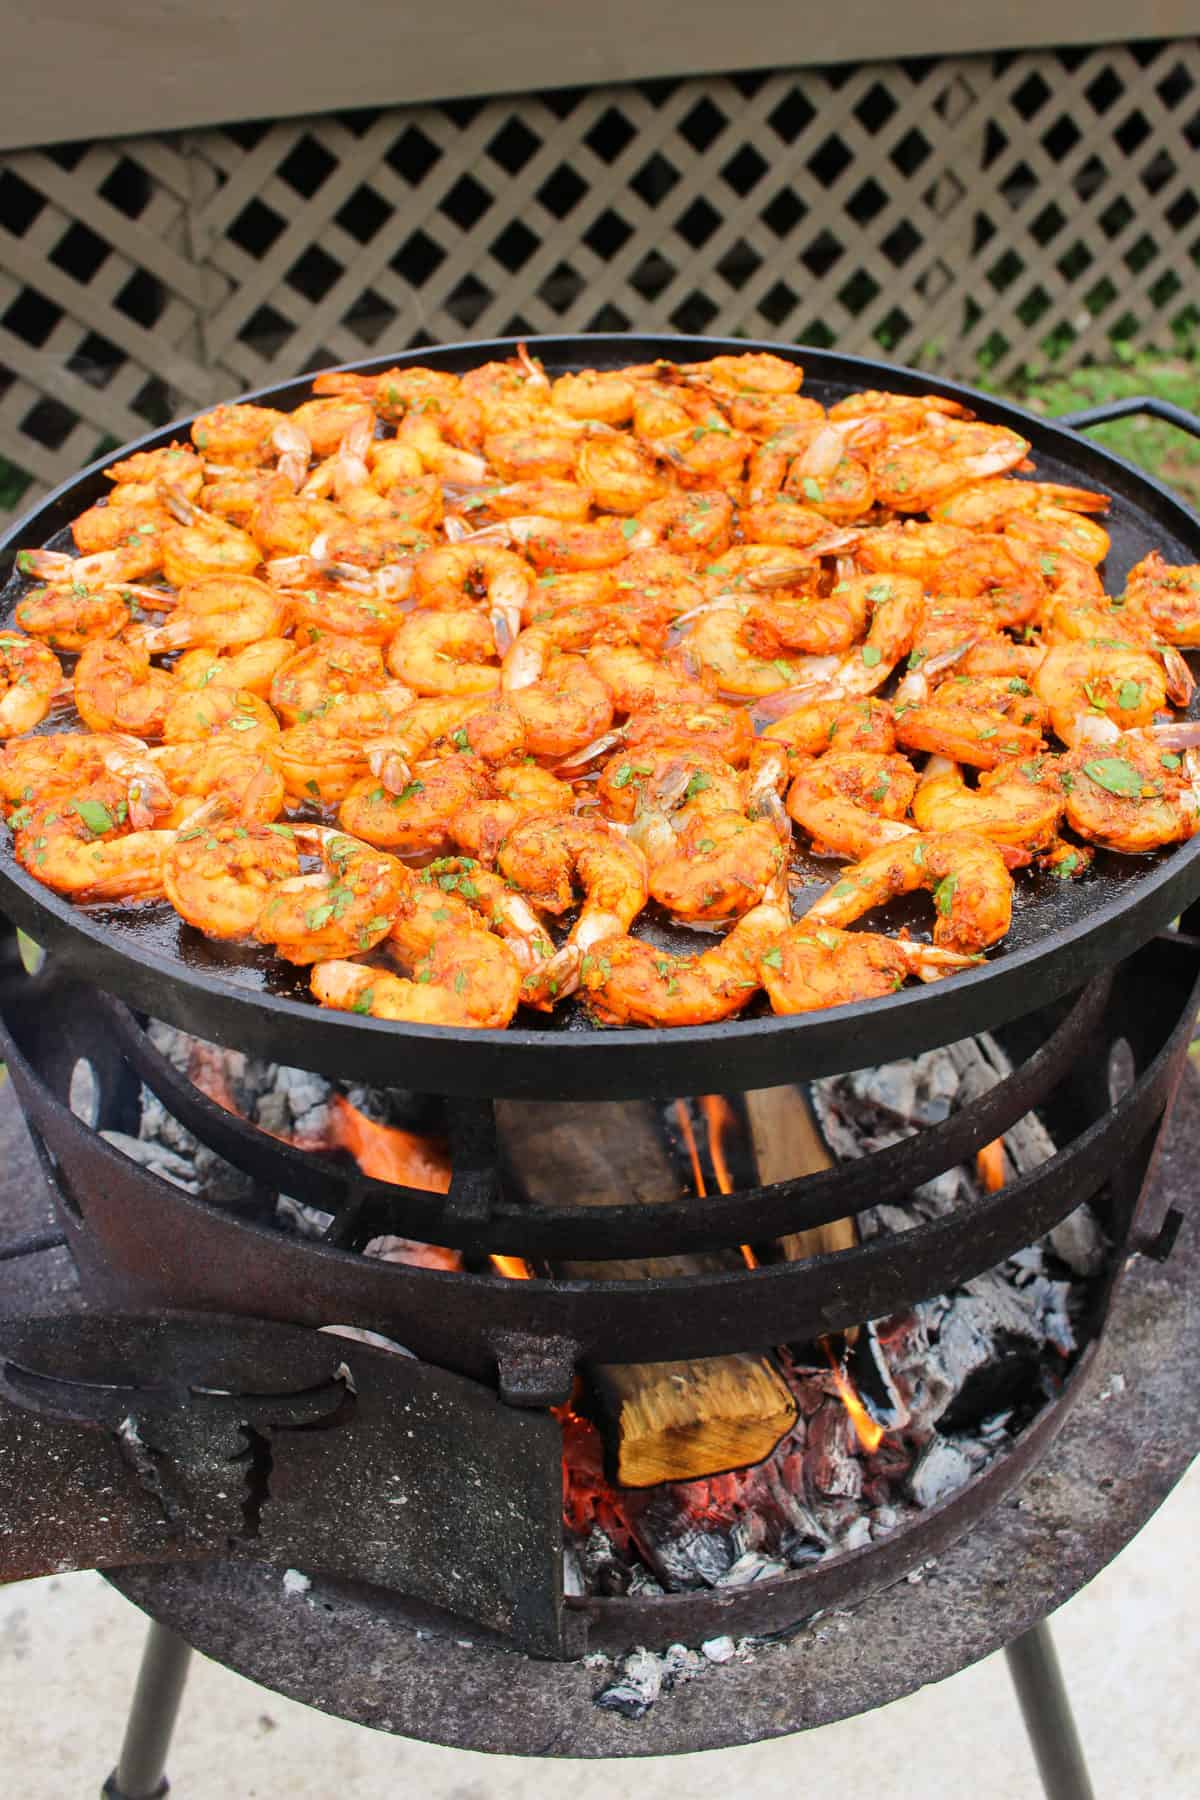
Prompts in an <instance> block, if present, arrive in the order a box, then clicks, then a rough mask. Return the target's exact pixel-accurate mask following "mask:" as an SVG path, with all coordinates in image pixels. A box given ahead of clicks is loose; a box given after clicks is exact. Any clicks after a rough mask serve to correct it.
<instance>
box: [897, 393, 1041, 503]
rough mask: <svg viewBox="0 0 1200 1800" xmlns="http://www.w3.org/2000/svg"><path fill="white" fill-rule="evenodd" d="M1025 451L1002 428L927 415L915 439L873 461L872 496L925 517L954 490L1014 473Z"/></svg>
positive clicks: (1023, 440)
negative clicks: (924, 423)
mask: <svg viewBox="0 0 1200 1800" xmlns="http://www.w3.org/2000/svg"><path fill="white" fill-rule="evenodd" d="M1029 449H1030V446H1029V441H1028V439H1027V438H1023V437H1021V436H1019V435H1018V433H1017V432H1015V431H1009V430H1008V428H1007V427H1006V426H1003V425H983V424H980V423H979V422H978V421H975V422H974V423H969V422H966V421H961V420H957V419H948V418H943V417H941V416H939V415H930V417H929V418H928V419H927V421H926V425H925V429H924V430H923V431H922V432H921V434H920V435H919V436H918V437H915V438H912V439H907V440H901V441H900V442H892V443H889V444H888V445H887V447H886V448H885V450H884V452H883V454H882V455H881V456H880V457H878V458H877V459H876V461H875V464H874V471H873V472H874V477H875V491H876V495H877V497H878V498H879V499H880V500H881V501H882V503H883V504H884V506H890V507H891V509H892V511H893V512H900V513H918V512H928V510H929V508H930V507H931V506H934V505H936V504H937V502H938V501H939V500H943V499H945V497H946V496H947V495H948V494H950V493H952V492H953V491H954V489H955V488H960V487H965V486H966V484H967V483H968V482H971V481H979V480H981V479H982V478H983V477H984V476H988V475H1005V474H1007V473H1008V471H1009V470H1010V469H1015V468H1017V466H1018V465H1019V464H1020V463H1023V462H1024V460H1025V458H1026V457H1027V456H1028V454H1029Z"/></svg>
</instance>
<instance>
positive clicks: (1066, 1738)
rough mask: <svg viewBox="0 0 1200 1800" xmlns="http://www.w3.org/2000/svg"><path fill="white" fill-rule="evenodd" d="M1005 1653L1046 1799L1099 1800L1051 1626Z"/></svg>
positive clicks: (1015, 1641)
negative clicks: (1081, 1741) (1093, 1785)
mask: <svg viewBox="0 0 1200 1800" xmlns="http://www.w3.org/2000/svg"><path fill="white" fill-rule="evenodd" d="M1004 1654H1005V1656H1006V1657H1007V1658H1008V1672H1009V1674H1010V1675H1011V1676H1012V1683H1013V1686H1014V1687H1015V1688H1016V1690H1017V1699H1018V1701H1019V1702H1020V1705H1021V1715H1022V1717H1023V1718H1024V1720H1025V1729H1026V1731H1027V1732H1028V1733H1029V1742H1030V1744H1031V1745H1032V1747H1033V1754H1034V1756H1035V1757H1036V1758H1037V1766H1038V1773H1039V1775H1040V1776H1041V1778H1042V1786H1043V1788H1044V1789H1045V1790H1046V1800H1095V1796H1094V1793H1093V1790H1092V1783H1091V1779H1090V1777H1089V1775H1088V1771H1087V1764H1086V1763H1085V1762H1084V1760H1083V1749H1082V1747H1081V1745H1080V1742H1079V1734H1078V1732H1077V1731H1076V1730H1075V1720H1074V1718H1073V1717H1072V1715H1071V1702H1070V1700H1069V1699H1068V1698H1067V1690H1066V1688H1065V1687H1064V1686H1063V1678H1062V1671H1061V1669H1060V1668H1059V1666H1058V1656H1057V1654H1056V1652H1055V1649H1054V1639H1053V1638H1052V1637H1051V1635H1050V1627H1049V1625H1047V1624H1046V1622H1045V1620H1043V1621H1042V1623H1041V1624H1040V1625H1035V1626H1034V1627H1033V1628H1032V1630H1030V1631H1027V1632H1025V1634H1024V1635H1023V1636H1022V1637H1019V1638H1014V1639H1013V1641H1012V1643H1011V1644H1009V1646H1008V1648H1007V1649H1006V1650H1005V1652H1004Z"/></svg>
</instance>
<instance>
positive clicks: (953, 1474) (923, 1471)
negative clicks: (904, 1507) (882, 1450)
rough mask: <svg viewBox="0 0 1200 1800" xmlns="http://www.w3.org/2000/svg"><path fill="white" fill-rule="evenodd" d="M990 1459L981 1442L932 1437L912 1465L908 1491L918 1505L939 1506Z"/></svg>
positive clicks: (938, 1436)
mask: <svg viewBox="0 0 1200 1800" xmlns="http://www.w3.org/2000/svg"><path fill="white" fill-rule="evenodd" d="M986 1461H987V1452H986V1450H984V1449H983V1448H982V1447H981V1446H979V1445H970V1446H968V1445H966V1444H963V1443H961V1442H959V1441H957V1440H953V1439H950V1438H944V1437H941V1436H940V1435H935V1436H934V1437H932V1438H931V1439H930V1440H929V1442H928V1444H926V1446H925V1448H924V1450H922V1452H921V1454H920V1456H919V1457H918V1458H917V1460H916V1462H915V1463H914V1465H913V1468H912V1472H911V1473H910V1475H909V1477H908V1491H909V1494H910V1495H911V1496H912V1498H913V1499H914V1500H915V1501H916V1503H917V1505H918V1506H936V1504H937V1502H938V1501H939V1500H945V1499H948V1498H949V1496H950V1495H951V1494H954V1493H957V1491H958V1489H959V1488H960V1487H962V1486H963V1484H964V1483H965V1482H967V1481H969V1480H970V1478H971V1476H972V1475H973V1474H974V1473H975V1471H976V1469H978V1468H980V1467H981V1466H982V1464H983V1463H985V1462H986Z"/></svg>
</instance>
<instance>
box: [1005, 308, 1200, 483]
mask: <svg viewBox="0 0 1200 1800" xmlns="http://www.w3.org/2000/svg"><path fill="white" fill-rule="evenodd" d="M1114 348H1115V349H1116V352H1117V360H1116V361H1115V362H1112V363H1105V364H1102V365H1098V366H1097V367H1095V368H1086V369H1075V370H1073V371H1072V372H1071V373H1070V374H1064V375H1046V376H1042V377H1028V378H1024V379H1022V380H1020V381H1018V382H1015V383H1012V384H1009V385H1007V386H1005V387H1003V388H1001V387H999V386H997V390H996V391H997V392H1003V393H1005V394H1007V395H1008V396H1009V397H1010V398H1012V399H1014V400H1016V401H1018V402H1020V404H1021V405H1023V406H1028V407H1029V408H1031V410H1032V411H1034V412H1041V413H1045V414H1047V416H1048V417H1054V416H1055V415H1056V414H1057V413H1065V412H1074V411H1076V410H1077V409H1081V408H1083V407H1085V406H1098V405H1099V404H1100V403H1101V402H1102V401H1105V400H1123V399H1125V398H1127V397H1129V396H1132V395H1134V394H1156V395H1158V397H1159V398H1160V399H1162V400H1171V401H1173V402H1174V403H1175V405H1176V406H1183V407H1186V408H1187V409H1188V411H1190V412H1194V413H1197V414H1200V339H1197V338H1194V337H1193V338H1190V339H1188V340H1185V341H1183V342H1181V343H1180V345H1179V347H1178V348H1177V349H1176V350H1173V351H1164V350H1122V348H1121V346H1120V345H1117V346H1115V347H1114ZM1089 435H1091V436H1093V437H1094V438H1095V439H1096V442H1097V443H1100V444H1103V445H1104V446H1105V448H1106V449H1109V450H1112V451H1114V452H1115V453H1116V455H1118V456H1124V457H1126V458H1127V459H1128V460H1129V461H1130V462H1134V463H1139V464H1140V465H1141V466H1142V467H1143V468H1144V469H1148V470H1149V471H1150V473H1151V474H1152V475H1156V476H1158V478H1159V480H1161V481H1165V482H1166V483H1167V485H1168V486H1169V487H1173V488H1175V489H1177V490H1178V492H1179V493H1180V494H1181V495H1182V497H1183V498H1184V499H1185V500H1186V501H1187V502H1188V503H1189V504H1190V505H1192V506H1197V507H1200V439H1197V438H1192V437H1189V436H1188V434H1187V433H1186V432H1184V431H1179V430H1178V429H1177V428H1176V427H1175V426H1174V425H1165V424H1163V423H1162V422H1161V421H1160V420H1158V419H1147V418H1132V419H1121V420H1119V421H1118V422H1117V423H1116V424H1114V425H1098V426H1096V427H1095V429H1094V431H1093V432H1091V433H1090V434H1089Z"/></svg>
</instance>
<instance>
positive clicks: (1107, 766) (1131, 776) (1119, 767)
mask: <svg viewBox="0 0 1200 1800" xmlns="http://www.w3.org/2000/svg"><path fill="white" fill-rule="evenodd" d="M1083 772H1084V774H1085V775H1087V776H1089V777H1090V779H1091V780H1092V781H1094V782H1095V783H1096V786H1097V787H1101V788H1103V789H1104V791H1105V793H1106V794H1116V795H1118V796H1119V797H1120V798H1121V799H1123V800H1137V799H1139V798H1140V797H1141V792H1142V788H1143V786H1144V785H1145V783H1144V781H1143V778H1142V776H1141V775H1140V774H1139V772H1138V770H1137V769H1135V768H1134V766H1133V764H1132V763H1129V762H1126V761H1125V759H1124V757H1122V756H1100V757H1097V758H1096V760H1095V761H1094V762H1087V763H1084V765H1083Z"/></svg>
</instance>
